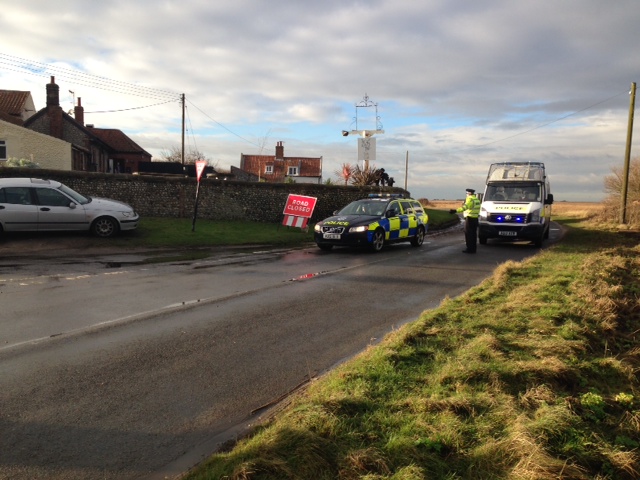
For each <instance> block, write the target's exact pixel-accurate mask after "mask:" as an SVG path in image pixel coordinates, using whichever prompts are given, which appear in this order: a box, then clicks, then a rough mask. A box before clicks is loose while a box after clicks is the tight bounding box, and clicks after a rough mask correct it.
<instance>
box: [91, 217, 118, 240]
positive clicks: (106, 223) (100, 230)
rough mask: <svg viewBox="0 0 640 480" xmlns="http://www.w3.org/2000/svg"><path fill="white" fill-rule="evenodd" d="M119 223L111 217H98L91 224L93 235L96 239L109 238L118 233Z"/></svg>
mask: <svg viewBox="0 0 640 480" xmlns="http://www.w3.org/2000/svg"><path fill="white" fill-rule="evenodd" d="M118 230H119V227H118V222H117V221H116V219H115V218H111V217H98V218H96V219H95V220H94V221H93V223H92V224H91V233H93V234H94V235H95V236H96V237H101V238H108V237H113V236H114V235H115V234H116V233H118Z"/></svg>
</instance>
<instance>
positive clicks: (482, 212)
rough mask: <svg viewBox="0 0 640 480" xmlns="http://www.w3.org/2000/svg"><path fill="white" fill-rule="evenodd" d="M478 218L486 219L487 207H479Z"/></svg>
mask: <svg viewBox="0 0 640 480" xmlns="http://www.w3.org/2000/svg"><path fill="white" fill-rule="evenodd" d="M480 218H482V219H483V220H486V218H487V209H486V208H484V207H482V208H481V209H480Z"/></svg>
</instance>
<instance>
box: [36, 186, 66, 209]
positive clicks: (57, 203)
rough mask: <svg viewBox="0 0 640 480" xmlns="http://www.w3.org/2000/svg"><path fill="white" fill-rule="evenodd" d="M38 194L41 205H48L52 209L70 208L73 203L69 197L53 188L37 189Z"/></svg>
mask: <svg viewBox="0 0 640 480" xmlns="http://www.w3.org/2000/svg"><path fill="white" fill-rule="evenodd" d="M36 193H37V194H38V200H39V201H40V205H48V206H50V207H68V206H69V204H70V203H71V200H69V199H68V198H67V197H65V196H64V195H63V194H62V193H60V192H59V191H58V190H54V189H52V188H36Z"/></svg>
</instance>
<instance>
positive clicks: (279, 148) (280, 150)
mask: <svg viewBox="0 0 640 480" xmlns="http://www.w3.org/2000/svg"><path fill="white" fill-rule="evenodd" d="M276 160H284V146H283V145H282V142H278V143H277V144H276Z"/></svg>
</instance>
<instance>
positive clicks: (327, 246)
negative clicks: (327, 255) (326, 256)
mask: <svg viewBox="0 0 640 480" xmlns="http://www.w3.org/2000/svg"><path fill="white" fill-rule="evenodd" d="M318 248H319V249H320V250H324V251H325V252H328V251H329V250H331V249H332V248H333V245H318Z"/></svg>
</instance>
